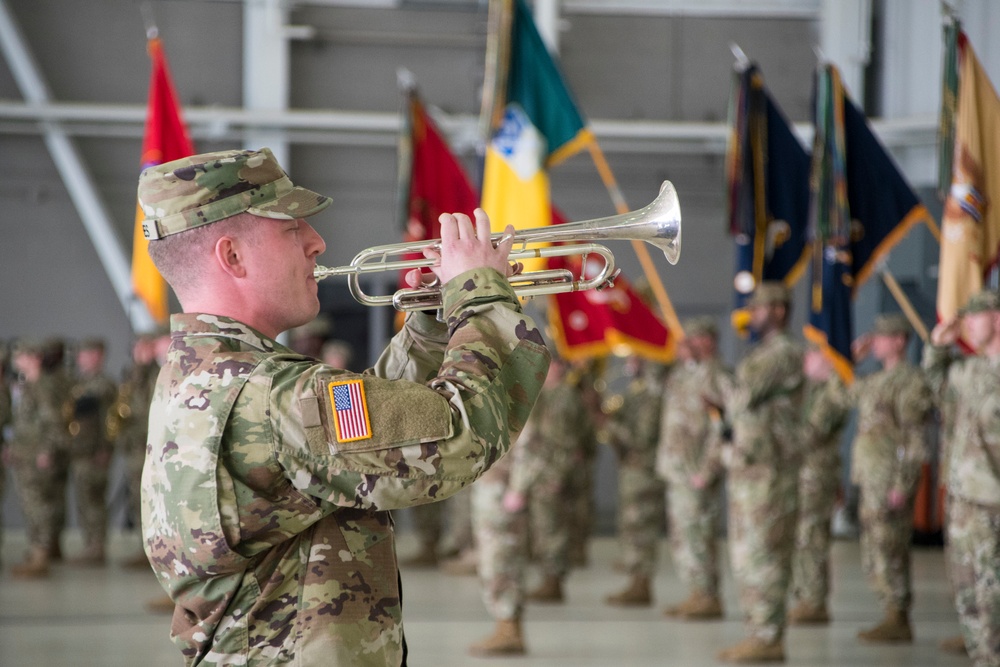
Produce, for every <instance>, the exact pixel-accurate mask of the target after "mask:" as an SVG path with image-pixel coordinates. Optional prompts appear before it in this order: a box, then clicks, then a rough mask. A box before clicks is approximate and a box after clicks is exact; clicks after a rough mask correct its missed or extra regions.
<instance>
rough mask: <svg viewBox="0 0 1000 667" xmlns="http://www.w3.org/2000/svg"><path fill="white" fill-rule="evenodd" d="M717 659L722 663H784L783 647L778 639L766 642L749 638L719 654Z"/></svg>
mask: <svg viewBox="0 0 1000 667" xmlns="http://www.w3.org/2000/svg"><path fill="white" fill-rule="evenodd" d="M718 658H719V660H721V661H722V662H742V663H759V662H784V661H785V646H784V644H783V643H782V641H781V640H780V639H779V640H777V641H773V642H766V641H764V640H763V639H758V638H756V637H749V638H748V639H744V640H743V641H741V642H740V643H739V644H736V645H735V646H730V647H729V648H727V649H726V650H724V651H722V652H721V653H719V655H718Z"/></svg>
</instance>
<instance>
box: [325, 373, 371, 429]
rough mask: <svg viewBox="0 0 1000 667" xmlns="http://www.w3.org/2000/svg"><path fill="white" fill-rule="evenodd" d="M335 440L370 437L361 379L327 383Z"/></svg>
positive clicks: (363, 386)
mask: <svg viewBox="0 0 1000 667" xmlns="http://www.w3.org/2000/svg"><path fill="white" fill-rule="evenodd" d="M327 391H328V392H329V394H330V407H331V410H332V412H333V423H334V426H335V429H336V436H337V442H339V443H344V442H354V441H356V440H367V439H369V438H371V437H372V425H371V418H370V417H369V415H368V402H367V400H366V398H365V384H364V382H363V381H361V380H343V381H339V382H330V383H329V384H328V385H327Z"/></svg>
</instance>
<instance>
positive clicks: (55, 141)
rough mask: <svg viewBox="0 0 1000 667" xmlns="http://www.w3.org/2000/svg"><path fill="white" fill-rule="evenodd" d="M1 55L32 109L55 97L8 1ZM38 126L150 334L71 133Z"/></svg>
mask: <svg viewBox="0 0 1000 667" xmlns="http://www.w3.org/2000/svg"><path fill="white" fill-rule="evenodd" d="M0 50H2V51H3V54H4V57H5V58H6V60H7V64H8V65H9V66H10V70H11V73H12V74H13V75H14V79H15V80H16V81H17V85H18V87H19V88H20V89H21V94H22V95H23V96H24V98H25V99H26V100H27V101H28V103H29V106H31V107H36V108H40V107H45V106H47V105H48V104H49V103H50V100H51V98H52V96H51V94H50V93H49V88H48V85H47V84H46V82H45V79H44V78H43V77H42V75H41V69H40V68H39V67H38V64H37V63H36V62H35V58H34V56H33V55H32V53H31V49H30V48H29V46H28V41H27V40H26V39H25V38H24V34H23V33H22V32H21V28H20V26H19V25H18V24H17V21H16V20H15V18H14V15H13V13H11V11H10V9H9V8H8V6H7V2H6V0H0ZM37 127H38V131H39V132H40V133H41V134H42V137H43V138H44V140H45V145H46V146H47V147H48V149H49V153H50V154H51V155H52V161H53V162H55V165H56V169H58V170H59V174H60V175H61V176H62V180H63V182H64V183H65V185H66V189H67V190H68V191H69V195H70V198H71V199H72V200H73V205H74V206H75V207H76V210H77V213H78V214H79V215H80V220H81V221H83V225H84V228H85V229H86V230H87V235H88V236H89V237H90V241H91V243H92V244H93V245H94V250H96V251H97V256H98V257H99V258H100V260H101V264H102V265H103V266H104V271H105V272H106V273H107V276H108V280H110V281H111V286H112V288H113V289H114V291H115V294H116V295H117V296H118V301H119V302H120V303H121V306H122V308H123V309H124V310H125V314H126V315H127V316H128V318H129V320H130V321H131V324H132V328H133V330H134V331H150V330H152V329H153V327H154V325H155V323H154V322H153V319H152V317H151V316H150V314H149V312H148V311H147V309H146V306H145V304H144V303H142V301H141V300H139V299H137V298H136V297H135V295H134V294H133V293H132V275H131V266H130V262H129V260H128V259H127V258H126V255H125V251H124V249H123V248H122V244H121V242H120V241H119V239H118V236H117V235H116V234H115V231H114V225H113V223H112V220H111V215H110V213H109V212H108V210H107V208H106V207H105V206H104V202H103V201H101V198H100V195H99V194H98V192H97V188H96V187H95V185H94V181H93V179H92V178H91V176H90V172H89V170H88V169H87V166H86V164H85V163H84V161H83V159H82V158H81V157H80V153H79V151H77V149H76V145H75V144H74V143H73V140H72V139H71V138H70V134H69V133H68V132H67V131H66V130H65V129H64V128H63V126H62V125H61V123H60V122H59V121H58V120H55V119H52V118H49V119H39V123H38V126H37Z"/></svg>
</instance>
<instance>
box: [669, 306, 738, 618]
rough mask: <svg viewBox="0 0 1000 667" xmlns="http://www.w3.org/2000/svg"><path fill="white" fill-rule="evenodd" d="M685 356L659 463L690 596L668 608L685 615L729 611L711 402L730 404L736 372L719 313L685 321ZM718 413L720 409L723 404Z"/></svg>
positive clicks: (673, 381)
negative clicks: (725, 349)
mask: <svg viewBox="0 0 1000 667" xmlns="http://www.w3.org/2000/svg"><path fill="white" fill-rule="evenodd" d="M684 332H685V338H684V340H683V341H682V342H681V343H680V348H679V350H678V357H679V360H678V362H677V364H676V365H675V366H674V368H673V369H671V371H670V375H669V376H668V378H667V382H666V390H665V392H664V396H663V419H662V422H661V429H662V431H661V436H660V439H659V441H660V442H659V451H658V454H657V459H656V470H657V472H658V473H659V475H660V476H661V477H662V478H663V479H664V480H666V485H667V489H666V494H667V497H666V505H667V511H668V512H669V521H668V525H669V533H670V547H671V550H672V553H673V561H674V567H675V568H676V569H677V574H678V577H679V578H680V580H681V583H682V584H683V585H684V587H685V588H686V589H687V593H688V595H687V598H686V599H684V600H683V601H681V602H679V603H677V604H674V605H671V606H669V607H667V608H666V609H665V610H664V614H665V615H666V616H668V617H674V618H682V619H691V620H694V619H714V618H722V613H723V610H722V603H721V601H720V596H719V560H718V535H719V531H720V528H721V526H722V494H721V492H722V481H723V480H722V478H723V468H722V458H721V446H722V442H721V437H720V433H719V429H718V428H716V427H715V426H714V425H713V423H712V417H711V415H710V414H709V410H706V402H707V403H710V404H712V405H722V403H723V402H724V396H725V395H726V393H727V392H728V391H729V389H730V388H731V384H732V376H731V374H730V373H729V371H728V370H727V369H726V367H725V366H724V365H723V364H722V362H721V361H720V360H719V357H718V354H717V348H718V345H717V341H718V329H717V328H716V325H715V320H714V319H713V318H711V317H699V318H694V319H691V320H689V321H687V322H686V323H685V324H684ZM715 414H716V416H718V412H717V411H716V412H715Z"/></svg>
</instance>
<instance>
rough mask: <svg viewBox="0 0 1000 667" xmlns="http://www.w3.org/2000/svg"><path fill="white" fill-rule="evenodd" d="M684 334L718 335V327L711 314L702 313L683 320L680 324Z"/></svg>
mask: <svg viewBox="0 0 1000 667" xmlns="http://www.w3.org/2000/svg"><path fill="white" fill-rule="evenodd" d="M682 328H683V329H684V335H685V336H714V337H716V338H717V337H718V336H719V327H718V325H717V324H716V323H715V318H714V317H712V316H711V315H702V316H700V317H692V318H690V319H687V320H684V322H683V324H682Z"/></svg>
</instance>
